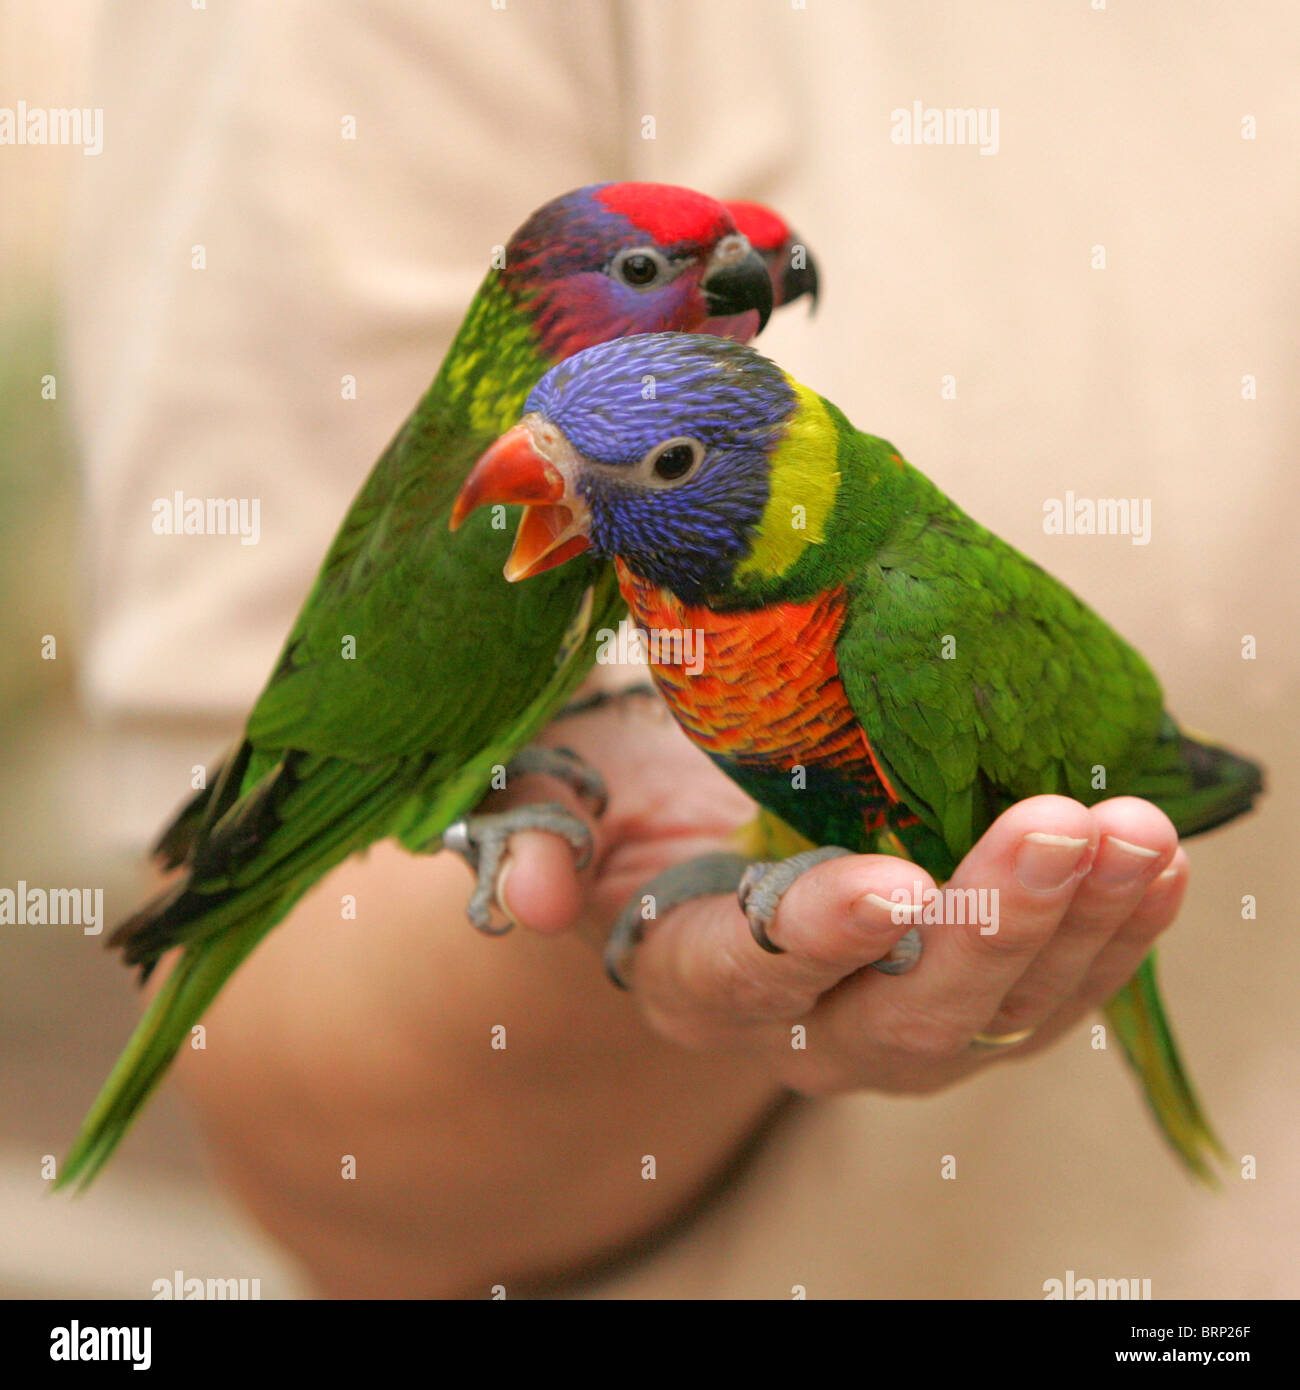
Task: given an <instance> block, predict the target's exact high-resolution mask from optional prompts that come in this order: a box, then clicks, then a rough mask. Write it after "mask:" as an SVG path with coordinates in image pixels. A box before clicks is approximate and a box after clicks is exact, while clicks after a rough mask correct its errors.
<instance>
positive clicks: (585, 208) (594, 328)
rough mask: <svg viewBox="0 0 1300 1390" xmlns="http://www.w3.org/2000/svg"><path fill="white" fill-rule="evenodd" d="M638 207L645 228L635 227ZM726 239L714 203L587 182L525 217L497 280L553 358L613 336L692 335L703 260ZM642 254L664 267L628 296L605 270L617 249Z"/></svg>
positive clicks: (727, 226) (699, 307) (641, 187)
mask: <svg viewBox="0 0 1300 1390" xmlns="http://www.w3.org/2000/svg"><path fill="white" fill-rule="evenodd" d="M611 204H613V205H611ZM638 210H639V213H640V216H641V217H642V220H643V222H644V223H645V224H647V225H648V227H649V228H650V229H649V230H647V225H642V223H639V222H637V221H636V220H635V214H636V213H637V212H638ZM733 232H735V223H734V222H733V221H732V219H731V216H730V214H729V213H728V212H727V211H726V209H725V208H724V207H723V206H722V204H720V203H716V202H714V200H713V199H711V198H705V197H704V196H703V195H702V194H698V193H693V192H690V191H689V190H687V189H675V188H670V187H663V186H658V185H653V184H593V185H591V186H590V187H588V188H580V189H577V190H576V191H575V192H572V193H566V194H564V195H563V196H562V197H560V198H555V199H552V201H551V202H549V203H547V204H546V205H545V206H544V207H542V208H539V209H538V210H537V211H536V212H535V213H533V215H532V216H531V217H530V218H529V219H528V221H527V222H525V223H524V225H523V226H522V227H520V229H519V230H518V231H517V232H516V233H515V234H514V236H513V237H511V239H510V242H509V245H508V246H507V247H506V265H505V269H504V270H503V271H502V277H501V278H502V281H503V282H504V284H505V285H506V286H507V288H508V289H509V290H510V292H511V294H512V295H513V297H514V299H515V301H516V302H517V303H518V304H519V305H520V306H521V307H522V308H523V309H524V311H525V312H526V313H527V314H528V315H529V316H530V318H531V319H532V321H533V324H534V327H535V329H536V332H537V335H538V338H539V340H540V344H541V347H542V350H543V352H544V353H545V354H546V356H547V357H549V358H550V359H551V360H552V361H560V360H562V359H563V358H565V357H568V356H569V355H571V354H572V353H574V352H578V351H580V350H581V349H582V348H585V347H590V346H591V345H592V344H594V343H600V342H607V341H608V340H609V339H611V338H614V337H623V336H626V335H628V334H632V333H649V332H656V331H660V330H663V329H675V330H680V331H684V332H691V331H694V330H695V329H697V328H699V327H700V326H701V324H703V323H704V322H705V321H706V319H707V317H708V306H707V303H706V301H705V297H704V295H703V293H702V292H701V290H700V277H701V275H702V273H703V270H704V262H705V260H706V259H707V256H708V254H709V253H710V252H711V251H712V249H713V247H714V246H715V245H716V244H717V242H718V240H719V239H720V238H722V237H723V236H726V235H729V234H730V233H733ZM646 247H649V248H652V249H653V250H655V251H656V252H658V253H659V255H660V256H662V257H663V258H664V261H665V262H666V263H667V264H668V269H669V273H668V275H667V276H666V277H665V278H663V279H662V281H661V282H660V283H656V284H654V285H652V286H650V287H649V288H644V289H637V288H634V287H633V286H630V285H628V284H624V283H621V282H620V281H619V280H618V279H616V278H614V277H613V276H611V275H610V274H609V273H608V271H609V268H610V266H611V264H612V263H613V262H614V260H615V258H616V257H617V256H618V254H619V252H621V251H631V250H634V249H641V248H646Z"/></svg>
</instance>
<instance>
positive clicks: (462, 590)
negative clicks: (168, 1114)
mask: <svg viewBox="0 0 1300 1390" xmlns="http://www.w3.org/2000/svg"><path fill="white" fill-rule="evenodd" d="M738 210H739V213H740V220H741V222H742V223H745V224H748V225H752V226H754V227H755V230H756V234H758V235H760V237H761V239H762V243H763V244H762V246H761V248H759V249H756V248H755V247H752V246H751V245H750V243H749V241H748V239H747V238H746V236H745V235H744V233H743V232H742V231H741V230H740V229H739V228H738V226H737V221H736V218H735V217H733V215H732V214H731V213H730V212H729V211H728V210H727V208H726V207H725V206H724V205H723V204H721V203H719V202H716V201H714V200H713V199H711V198H707V197H704V196H703V195H701V194H699V193H695V192H692V191H690V190H688V189H683V188H676V187H672V186H669V185H664V184H646V183H612V184H604V185H595V186H592V187H588V188H583V189H579V190H577V191H576V192H573V193H569V194H566V195H565V196H563V197H560V198H557V199H555V200H554V201H552V202H550V203H547V204H546V205H545V206H544V207H542V208H541V209H540V210H539V211H537V212H536V213H534V214H533V215H532V216H531V217H530V218H529V219H528V220H527V221H526V222H525V223H524V224H523V226H522V227H520V229H519V230H518V231H517V232H516V233H515V234H514V236H513V237H512V238H511V240H510V242H509V243H508V245H507V246H506V247H505V254H504V257H503V258H501V263H500V264H499V265H494V267H493V268H492V269H491V270H490V271H489V273H488V275H487V278H486V279H485V280H484V281H483V284H482V285H481V287H480V288H479V290H478V292H477V294H476V295H475V296H474V299H473V301H472V303H471V304H470V306H469V310H468V312H467V314H466V316H465V319H464V322H463V323H462V325H461V327H460V330H459V332H458V333H457V336H456V338H455V341H454V342H453V344H452V346H451V349H450V351H449V352H448V354H447V357H446V359H445V360H444V362H443V364H442V367H441V369H440V371H439V372H438V374H437V377H436V378H435V380H434V382H433V384H432V385H431V386H430V387H429V389H428V391H427V392H426V393H425V394H424V396H423V397H422V398H421V400H420V401H419V403H418V404H417V405H416V407H415V409H414V410H413V411H412V413H411V415H410V416H409V417H408V418H407V420H406V421H405V423H404V424H403V425H402V426H401V428H400V429H399V430H398V431H397V433H396V435H395V436H394V437H393V439H392V441H391V442H390V443H389V445H388V447H387V449H386V450H385V451H384V453H383V454H382V455H381V457H380V459H379V461H378V463H376V465H375V467H374V468H373V470H372V471H371V473H370V475H369V477H368V478H367V479H366V481H365V483H364V484H363V485H362V488H361V490H360V492H359V493H358V495H357V497H356V500H355V501H354V502H353V504H352V507H351V509H350V510H349V511H348V513H347V515H346V517H345V518H344V520H343V523H342V525H341V527H340V528H339V531H338V534H337V535H336V537H335V539H334V542H333V544H332V545H331V547H330V550H329V552H328V554H327V555H326V557H325V561H324V564H323V565H322V567H321V570H320V573H319V574H318V575H317V578H316V581H315V584H314V586H313V587H312V589H311V592H310V593H309V595H308V597H307V599H306V602H305V603H304V605H303V608H302V611H301V612H300V613H299V615H298V618H297V620H296V622H295V623H294V625H293V628H292V630H291V632H290V634H289V636H288V639H287V640H286V642H285V645H284V648H283V651H282V652H281V654H280V657H279V660H278V661H277V663H276V665H275V668H274V670H273V671H272V673H271V676H270V678H269V680H268V682H267V685H266V687H265V689H264V690H263V692H262V694H261V696H260V697H259V699H258V701H257V703H256V705H255V706H254V707H253V710H252V713H251V714H250V715H249V718H248V721H247V725H246V727H245V731H244V736H243V740H242V741H241V743H240V744H239V746H238V747H237V748H236V749H235V750H234V751H233V753H232V754H231V755H230V757H229V758H228V759H227V761H226V762H225V764H224V766H223V768H222V769H221V771H220V774H219V775H218V776H217V777H215V778H214V779H213V781H212V783H211V785H210V786H209V788H208V789H206V790H205V791H203V792H201V793H200V794H199V795H198V796H196V797H195V798H194V799H193V801H191V803H190V804H189V805H188V806H187V807H186V808H185V809H184V810H183V811H182V812H181V813H180V815H179V816H178V818H177V819H176V820H175V822H174V823H173V824H172V825H171V826H169V827H168V829H167V830H166V831H165V832H164V834H163V836H162V838H161V840H160V842H159V845H158V850H157V852H158V854H159V856H160V857H161V859H162V861H163V863H164V864H165V865H166V866H167V867H179V868H180V869H181V871H182V872H181V874H180V876H179V878H178V880H177V882H176V883H175V884H174V885H173V886H172V887H169V888H168V889H167V890H166V891H164V892H163V893H162V894H160V895H159V896H158V897H156V898H155V899H154V900H152V901H151V902H149V903H148V904H146V905H145V906H144V907H143V908H142V909H140V910H139V911H138V912H137V913H135V914H134V915H133V916H132V917H130V918H129V919H128V920H127V921H125V922H124V923H122V925H121V926H119V927H118V928H117V930H116V931H115V932H114V933H113V935H112V937H111V938H110V944H111V945H113V946H117V947H120V948H121V950H122V953H123V956H124V957H125V960H126V961H127V963H128V964H131V965H136V966H139V967H140V969H141V973H142V977H147V976H148V974H149V972H150V971H151V970H152V969H153V967H154V966H155V965H156V963H157V961H158V959H159V958H160V957H161V956H162V955H163V954H164V953H165V952H166V951H168V950H170V949H172V948H173V947H177V946H180V947H183V948H184V949H183V953H182V955H181V957H180V959H179V961H178V962H177V964H176V966H175V968H174V969H173V970H172V972H171V974H170V975H169V976H168V978H167V980H166V981H165V982H164V984H163V986H162V987H161V989H160V991H159V993H158V995H157V997H156V998H155V999H154V1001H153V1003H152V1005H151V1007H150V1008H149V1010H148V1012H147V1013H146V1015H145V1017H144V1018H143V1019H142V1021H141V1023H140V1024H139V1026H138V1027H137V1029H136V1031H135V1033H134V1034H133V1036H132V1037H131V1039H130V1041H129V1043H128V1044H127V1047H126V1049H125V1051H124V1052H123V1054H122V1056H121V1057H120V1058H119V1060H118V1063H117V1065H116V1067H115V1068H114V1070H113V1072H112V1074H111V1075H110V1076H109V1078H108V1081H107V1082H106V1084H105V1086H104V1088H103V1090H102V1091H101V1093H100V1095H99V1097H98V1098H97V1099H96V1101H95V1103H94V1106H93V1107H92V1109H91V1111H90V1113H89V1115H88V1117H87V1118H86V1120H85V1122H84V1124H83V1126H82V1129H81V1132H80V1134H79V1135H78V1137H77V1139H76V1141H75V1143H74V1145H73V1147H72V1150H71V1152H70V1153H69V1155H68V1157H67V1159H66V1160H65V1163H64V1165H63V1169H62V1172H61V1174H60V1176H59V1179H58V1185H62V1184H65V1183H69V1182H72V1181H75V1180H78V1179H80V1180H81V1181H82V1183H83V1184H84V1183H85V1182H88V1181H89V1180H90V1179H91V1178H92V1177H93V1176H94V1174H95V1173H96V1172H97V1171H98V1169H99V1168H100V1167H101V1166H102V1164H103V1163H104V1161H105V1160H106V1159H107V1158H108V1156H109V1154H110V1153H111V1152H112V1151H113V1149H114V1147H115V1146H116V1144H117V1143H118V1141H119V1140H120V1139H121V1137H122V1135H123V1133H124V1132H125V1131H126V1129H127V1127H128V1126H129V1124H130V1123H131V1121H132V1119H133V1118H134V1116H135V1115H136V1113H137V1112H138V1110H139V1108H140V1106H141V1105H142V1104H143V1103H144V1101H145V1100H146V1099H147V1097H148V1096H149V1094H150V1092H151V1091H152V1090H153V1088H154V1087H155V1086H156V1085H157V1084H158V1082H159V1080H160V1079H161V1077H162V1076H163V1074H164V1072H165V1071H166V1069H167V1067H168V1066H169V1065H170V1063H171V1061H172V1058H173V1057H174V1055H175V1053H176V1050H177V1048H178V1047H179V1046H180V1044H181V1042H182V1041H183V1039H184V1038H185V1037H186V1036H187V1034H188V1032H189V1029H190V1028H191V1027H192V1025H193V1024H194V1023H195V1022H196V1021H197V1019H198V1018H199V1017H200V1016H201V1014H202V1013H203V1011H204V1010H205V1009H206V1008H207V1006H208V1005H209V1004H210V1003H211V1001H212V999H213V997H214V996H215V995H216V993H217V992H218V990H220V989H221V987H222V986H223V985H224V984H225V982H226V981H227V980H228V979H229V978H230V975H231V974H232V972H233V971H234V970H235V969H236V968H237V967H238V966H239V964H240V963H241V962H242V961H243V959H244V958H245V957H246V956H247V955H248V953H249V952H250V951H251V950H252V949H253V948H254V947H255V946H256V945H257V943H258V942H259V941H260V940H261V939H262V938H263V937H264V936H265V935H266V933H267V932H268V931H269V930H270V929H271V928H272V927H273V926H275V924H276V923H277V922H279V921H280V920H281V919H282V918H283V917H284V916H285V914H286V913H287V912H288V911H289V909H290V908H291V907H292V906H293V904H294V903H295V902H296V901H297V900H298V899H299V898H300V897H301V896H302V894H303V893H304V892H305V891H306V890H307V889H308V888H309V887H310V886H311V885H312V884H313V883H315V882H316V881H317V880H318V879H319V878H321V876H322V875H323V874H325V873H326V872H327V871H328V870H329V869H331V868H332V867H333V866H334V865H336V864H338V863H339V862H340V861H341V860H343V859H345V858H346V857H347V856H348V855H350V854H353V853H354V852H356V851H357V850H360V849H363V848H365V847H366V846H367V845H369V844H371V843H372V842H374V841H375V840H378V839H382V838H386V837H389V836H392V837H396V838H397V839H398V840H399V841H400V842H401V843H402V844H403V845H404V846H405V847H406V848H408V849H410V850H412V851H415V852H432V851H435V850H437V849H439V848H440V847H443V845H444V839H445V841H446V844H447V847H451V848H456V849H458V850H459V852H461V853H462V854H464V855H465V857H467V858H468V859H469V860H470V861H471V863H472V864H473V865H475V867H477V868H478V870H479V875H480V881H479V886H478V888H477V889H476V891H475V897H474V899H473V901H472V904H471V918H472V920H474V921H475V923H476V925H479V926H481V927H483V928H484V929H485V930H486V929H489V921H490V919H489V901H490V897H491V891H492V884H493V879H494V869H495V866H496V865H497V864H498V863H499V862H500V860H501V858H502V856H503V854H504V852H505V847H506V843H507V841H508V836H509V834H510V833H511V832H512V831H515V830H519V829H523V828H534V829H544V830H550V831H554V832H555V833H558V834H561V835H564V836H566V837H567V838H568V839H569V840H570V841H571V843H573V845H574V846H575V849H578V850H582V849H583V848H584V847H585V846H586V844H587V842H588V840H589V836H588V832H587V831H586V828H585V826H584V825H583V824H582V822H581V821H579V820H578V819H577V818H576V817H574V816H572V815H568V814H567V813H565V812H564V811H563V810H562V809H561V808H560V807H558V806H551V807H548V806H530V807H527V808H523V809H522V810H520V811H518V812H515V813H511V814H508V815H506V816H483V817H473V816H470V817H469V818H468V819H464V818H465V817H466V816H467V813H469V812H470V811H471V810H472V809H473V807H474V806H475V805H476V804H477V802H478V801H479V800H480V798H481V797H482V796H483V794H484V792H485V791H486V790H487V789H488V788H489V785H490V783H491V781H492V779H493V777H494V773H496V772H499V770H500V769H502V768H504V767H505V765H507V764H512V760H513V759H515V758H516V755H519V756H520V757H521V758H527V757H528V755H530V754H531V755H532V756H531V761H530V762H527V763H526V764H522V765H521V764H518V763H515V764H512V766H513V767H514V770H523V768H524V767H526V768H528V769H532V770H536V769H537V768H538V767H539V766H541V767H542V768H543V769H544V770H547V771H551V772H553V773H555V774H557V775H561V776H566V777H568V778H569V779H570V780H571V781H573V782H574V783H575V784H576V785H577V786H578V787H579V788H582V789H586V790H589V791H591V792H592V793H593V794H594V795H596V796H597V797H598V796H599V792H600V787H599V779H598V777H595V776H594V774H591V773H590V770H587V769H583V768H581V767H578V766H575V765H574V763H573V761H572V760H571V759H567V758H565V757H563V756H562V755H558V754H555V753H551V754H550V755H546V754H544V753H543V751H542V750H538V749H525V748H524V745H526V744H527V743H528V741H529V739H530V738H531V737H532V736H533V734H534V733H535V732H536V731H537V730H539V729H540V728H541V727H542V726H543V725H544V724H545V723H546V722H547V720H548V719H549V718H550V717H551V716H552V715H554V713H555V712H556V711H557V709H558V708H559V707H560V706H561V705H562V704H563V702H564V700H565V699H566V698H567V696H568V695H569V694H570V693H571V692H572V691H573V689H574V688H575V686H576V685H577V684H578V683H579V682H580V681H581V679H582V677H583V676H584V674H585V673H586V671H587V670H588V668H589V667H590V665H591V664H592V661H593V659H594V653H595V646H594V640H595V634H596V632H597V631H598V630H599V629H600V628H601V627H602V626H608V625H609V624H610V623H617V621H618V620H619V617H620V616H621V614H622V612H623V602H622V599H621V597H620V595H619V591H618V586H617V583H616V581H615V579H614V575H613V572H612V570H611V568H610V567H609V566H608V565H607V564H603V563H601V562H598V561H597V560H595V559H594V558H593V557H587V558H586V559H585V560H583V561H582V562H580V564H579V565H577V566H575V567H571V568H570V569H569V570H567V571H564V572H561V573H557V574H555V575H553V576H551V579H550V581H549V582H547V583H546V584H545V586H544V587H541V586H539V587H538V588H536V589H535V590H533V591H532V592H528V593H524V592H519V593H509V591H506V590H505V589H504V586H502V585H501V584H500V583H499V582H498V581H497V576H498V574H499V571H500V567H501V562H502V559H503V557H504V555H505V553H506V547H507V544H508V530H507V528H506V527H505V517H504V515H501V516H499V517H495V518H489V517H488V516H486V515H485V516H481V517H477V518H475V523H474V525H472V526H471V527H468V528H466V532H465V533H464V534H462V535H460V536H456V537H452V536H450V535H449V534H448V530H447V518H448V515H449V513H450V510H451V507H452V503H453V500H454V498H455V496H456V493H457V490H458V489H459V487H460V485H461V483H462V482H463V481H464V479H465V477H466V475H467V473H468V472H469V469H470V467H471V465H472V464H473V462H474V460H475V458H477V456H478V455H479V454H480V453H481V452H482V450H483V449H484V448H485V447H486V446H487V445H488V444H489V443H490V442H491V440H492V439H493V438H494V437H495V435H497V434H498V433H499V432H500V431H501V430H502V429H504V428H505V426H506V425H507V424H508V423H509V421H510V420H512V419H513V418H514V417H515V416H516V415H517V414H518V411H519V408H520V406H521V404H522V402H523V400H524V398H525V396H526V395H527V393H528V392H529V390H531V389H532V387H533V386H534V385H535V384H536V382H537V381H538V379H539V378H540V377H541V376H542V374H543V373H544V372H545V371H546V370H547V368H549V367H550V366H552V365H553V364H554V363H556V362H558V361H561V360H562V359H563V358H565V357H567V356H568V355H570V354H571V353H573V352H576V351H578V350H579V349H581V348H585V347H589V346H591V345H592V344H594V343H599V342H602V341H604V340H606V339H609V338H613V337H617V336H618V335H620V334H625V333H636V332H644V331H647V330H665V329H672V330H678V331H698V330H708V331H710V332H714V333H725V334H730V335H734V336H735V337H737V338H747V337H751V336H752V335H753V334H754V333H756V332H757V331H758V330H759V329H760V328H761V327H762V326H763V324H764V323H765V322H766V320H767V317H768V314H769V313H770V311H771V308H772V305H773V301H774V290H773V285H774V282H775V283H776V284H777V286H778V287H779V288H781V289H782V290H785V291H788V293H789V294H790V295H795V294H798V293H799V292H801V283H800V282H799V281H798V279H796V280H794V281H787V277H786V276H785V273H784V270H783V269H782V267H781V266H780V264H779V263H778V262H779V258H780V256H781V254H782V253H783V248H784V247H785V246H786V244H787V243H790V242H792V241H793V238H792V237H791V236H790V234H789V232H788V229H786V228H785V226H784V223H783V222H782V221H781V219H780V218H778V217H776V216H775V215H774V214H770V213H768V212H767V211H766V209H762V208H758V207H756V206H754V205H749V204H744V205H741V206H740V207H739V209H738ZM814 287H815V274H814V276H813V277H812V279H811V280H809V279H808V278H807V275H806V273H805V277H804V280H803V282H802V288H804V289H811V288H814ZM521 749H522V750H523V752H522V753H521V751H520V750H521Z"/></svg>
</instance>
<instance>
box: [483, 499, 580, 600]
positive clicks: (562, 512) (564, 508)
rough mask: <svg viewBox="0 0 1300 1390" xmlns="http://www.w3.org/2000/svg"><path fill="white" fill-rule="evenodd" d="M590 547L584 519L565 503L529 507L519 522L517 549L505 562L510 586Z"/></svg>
mask: <svg viewBox="0 0 1300 1390" xmlns="http://www.w3.org/2000/svg"><path fill="white" fill-rule="evenodd" d="M590 544H591V542H590V541H589V540H588V539H587V536H586V534H585V532H584V531H583V529H582V520H581V518H579V517H577V516H575V515H574V512H573V510H572V508H570V507H569V506H568V504H567V503H564V502H553V503H548V504H544V505H538V506H531V507H527V508H525V510H524V519H523V520H522V521H521V522H520V523H519V531H518V533H517V534H516V536H515V544H514V549H513V550H512V551H511V552H510V558H509V559H508V560H507V561H506V565H505V571H504V572H505V576H506V578H507V579H508V580H510V582H511V583H514V581H515V580H516V579H529V578H531V577H532V576H533V575H535V574H541V573H543V572H544V571H545V570H549V569H554V568H555V566H556V565H562V564H564V562H565V561H566V560H572V559H573V557H574V556H575V555H581V554H582V552H583V551H584V550H586V549H587V547H588V546H589V545H590Z"/></svg>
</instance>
